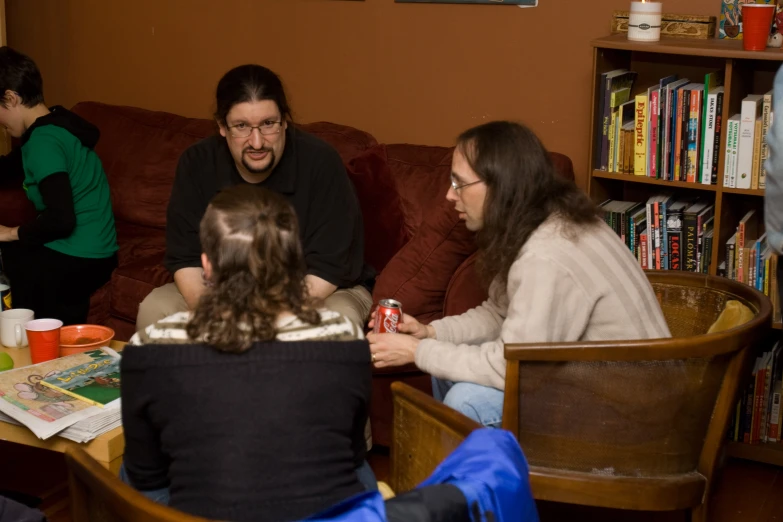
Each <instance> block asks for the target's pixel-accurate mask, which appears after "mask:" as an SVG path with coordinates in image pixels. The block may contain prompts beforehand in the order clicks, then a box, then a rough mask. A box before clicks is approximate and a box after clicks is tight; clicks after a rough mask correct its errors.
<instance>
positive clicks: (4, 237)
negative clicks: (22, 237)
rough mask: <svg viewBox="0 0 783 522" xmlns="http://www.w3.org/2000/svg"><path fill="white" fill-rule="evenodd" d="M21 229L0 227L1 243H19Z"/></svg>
mask: <svg viewBox="0 0 783 522" xmlns="http://www.w3.org/2000/svg"><path fill="white" fill-rule="evenodd" d="M18 240H19V227H13V228H11V227H4V226H3V225H0V241H18Z"/></svg>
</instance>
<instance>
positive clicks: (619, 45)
mask: <svg viewBox="0 0 783 522" xmlns="http://www.w3.org/2000/svg"><path fill="white" fill-rule="evenodd" d="M592 44H593V47H596V48H602V49H619V50H623V51H635V52H643V53H656V54H675V55H684V56H706V57H712V58H723V59H728V58H733V59H740V60H768V61H778V62H779V61H783V49H771V48H770V49H767V50H766V51H745V50H743V49H742V40H718V39H710V40H696V39H694V40H688V39H681V38H661V40H660V41H659V42H631V41H629V40H628V36H627V35H626V34H625V33H623V34H615V35H612V36H605V37H603V38H598V39H596V40H593V42H592Z"/></svg>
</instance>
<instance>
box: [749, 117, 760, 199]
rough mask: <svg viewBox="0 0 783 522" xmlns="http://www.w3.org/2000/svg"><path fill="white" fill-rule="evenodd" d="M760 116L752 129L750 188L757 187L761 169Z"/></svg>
mask: <svg viewBox="0 0 783 522" xmlns="http://www.w3.org/2000/svg"><path fill="white" fill-rule="evenodd" d="M761 127H762V120H761V116H759V117H758V118H756V126H755V128H754V130H753V161H752V164H751V165H752V166H751V168H750V188H752V189H757V188H759V175H760V171H761Z"/></svg>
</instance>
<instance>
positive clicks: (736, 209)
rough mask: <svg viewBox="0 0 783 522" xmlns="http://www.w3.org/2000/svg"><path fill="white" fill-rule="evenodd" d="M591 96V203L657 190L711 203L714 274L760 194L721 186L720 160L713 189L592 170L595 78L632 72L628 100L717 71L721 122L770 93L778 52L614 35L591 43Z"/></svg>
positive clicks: (736, 43)
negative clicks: (665, 80)
mask: <svg viewBox="0 0 783 522" xmlns="http://www.w3.org/2000/svg"><path fill="white" fill-rule="evenodd" d="M592 45H593V51H594V54H593V80H594V81H593V86H592V88H593V91H592V100H593V104H592V113H591V119H590V143H591V146H590V153H589V158H588V161H589V169H588V172H589V174H590V175H589V176H588V192H589V194H590V196H591V197H592V198H593V199H594V200H595V201H604V200H607V199H626V200H629V201H630V200H634V201H644V200H646V198H647V197H649V196H650V195H653V194H656V193H659V192H660V191H661V190H662V189H663V187H665V188H666V190H671V191H673V192H674V193H675V194H677V195H701V196H702V197H704V198H705V199H708V200H709V199H712V200H713V201H714V205H715V218H714V221H713V223H714V229H715V231H714V238H715V239H714V244H713V249H712V252H711V259H710V273H711V274H713V275H714V274H716V273H717V269H718V265H719V264H720V262H721V261H722V260H723V259H724V258H725V252H724V249H725V243H726V240H728V239H729V237H731V235H732V234H733V233H734V231H735V228H736V226H737V223H738V222H739V220H740V218H741V217H742V215H744V213H745V212H747V210H749V209H750V208H756V209H757V212H763V196H764V189H755V190H750V189H736V188H727V187H724V186H723V179H722V177H723V176H722V173H723V171H724V165H723V162H724V155H723V154H721V155H720V160H719V162H718V173H719V176H718V177H719V179H718V184H717V185H704V184H701V183H686V182H682V181H666V180H660V179H653V178H649V177H645V176H633V175H629V174H618V173H614V172H605V171H602V170H596V169H595V168H594V167H593V166H594V164H595V161H594V158H593V155H594V147H593V144H594V143H595V140H596V139H600V136H597V135H596V123H597V122H596V118H600V117H601V116H600V115H599V114H598V111H599V108H600V101H599V100H598V97H599V96H600V93H601V86H600V79H601V73H602V72H606V71H610V70H613V69H618V68H626V69H629V70H633V71H636V72H637V73H638V77H637V79H636V82H635V83H634V90H633V92H632V93H631V98H633V96H635V95H636V94H638V93H639V92H642V90H646V88H647V87H648V86H650V85H654V84H656V83H657V82H658V80H659V79H660V78H662V77H664V76H667V75H669V74H674V73H677V74H679V75H680V77H687V78H691V79H693V80H698V79H699V78H703V77H704V75H705V74H706V73H708V72H711V71H715V70H723V72H724V75H725V79H724V89H725V93H724V103H723V114H722V117H723V121H724V122H725V121H727V120H728V119H729V118H730V117H731V115H733V114H736V113H737V112H739V108H740V105H741V102H742V99H743V98H744V97H745V96H746V95H748V94H750V93H765V92H767V91H769V90H770V89H772V83H773V79H774V75H775V72H777V69H778V67H779V66H780V65H781V63H783V50H780V49H770V50H767V51H759V52H750V51H744V50H743V49H742V41H740V40H717V39H714V40H686V39H662V40H661V41H660V42H631V41H628V39H627V36H626V35H625V34H617V35H612V36H607V37H604V38H599V39H597V40H593V42H592ZM725 146H726V132H722V133H721V140H720V150H721V151H723V150H725Z"/></svg>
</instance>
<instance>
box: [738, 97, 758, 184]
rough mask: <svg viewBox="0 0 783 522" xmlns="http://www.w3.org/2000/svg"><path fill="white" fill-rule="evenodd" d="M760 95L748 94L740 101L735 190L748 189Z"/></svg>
mask: <svg viewBox="0 0 783 522" xmlns="http://www.w3.org/2000/svg"><path fill="white" fill-rule="evenodd" d="M761 100H762V96H761V95H760V94H750V95H748V96H746V97H745V99H743V100H742V110H741V111H740V128H739V143H738V144H737V183H736V188H741V189H749V188H750V186H751V176H752V169H753V134H754V133H755V129H756V119H757V118H758V117H759V116H761Z"/></svg>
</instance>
